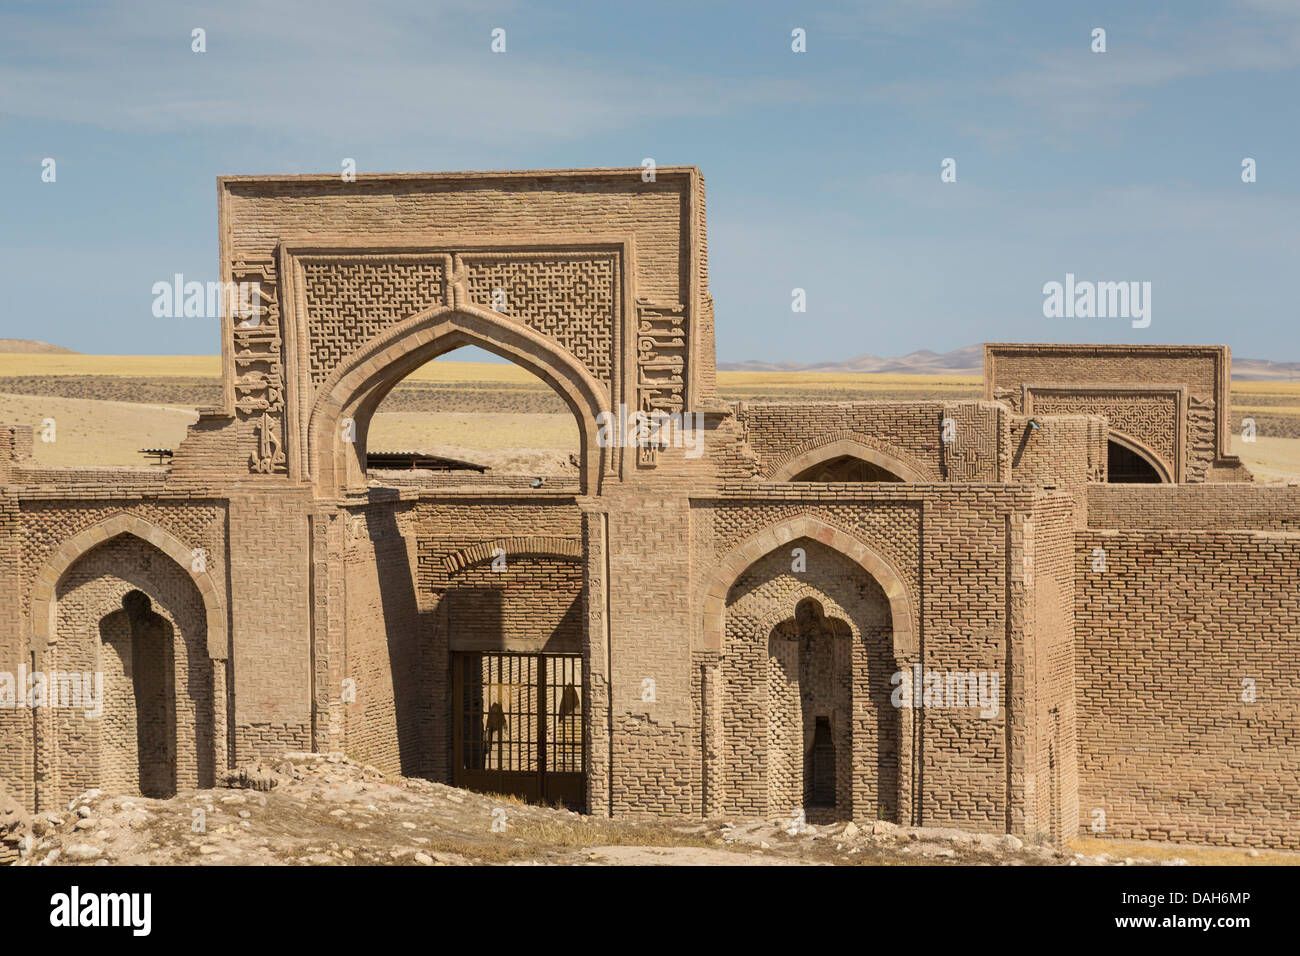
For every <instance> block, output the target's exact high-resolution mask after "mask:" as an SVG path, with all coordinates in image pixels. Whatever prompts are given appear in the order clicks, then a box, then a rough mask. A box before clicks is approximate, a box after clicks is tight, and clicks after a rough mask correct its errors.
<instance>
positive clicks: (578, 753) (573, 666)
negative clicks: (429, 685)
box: [452, 653, 585, 808]
mask: <svg viewBox="0 0 1300 956" xmlns="http://www.w3.org/2000/svg"><path fill="white" fill-rule="evenodd" d="M452 672H453V675H454V680H453V685H454V688H453V693H454V702H453V707H454V713H455V754H454V758H455V762H454V766H455V772H454V777H453V779H454V782H455V784H456V786H458V787H466V788H468V789H470V790H481V791H484V792H487V793H502V794H510V795H512V796H517V797H522V798H523V799H525V800H533V801H537V802H545V803H563V804H565V805H566V806H569V807H574V808H580V807H581V806H582V805H583V803H584V800H583V797H584V784H585V774H584V772H583V771H584V769H585V768H584V767H583V749H582V731H583V720H582V717H583V715H582V711H583V702H582V658H581V657H579V656H578V655H570V654H497V653H492V654H487V653H457V654H453V655H452Z"/></svg>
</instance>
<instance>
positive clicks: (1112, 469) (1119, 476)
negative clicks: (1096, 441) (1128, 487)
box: [1106, 440, 1161, 485]
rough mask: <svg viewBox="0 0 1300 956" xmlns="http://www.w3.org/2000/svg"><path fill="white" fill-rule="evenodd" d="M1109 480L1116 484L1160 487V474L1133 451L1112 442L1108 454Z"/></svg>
mask: <svg viewBox="0 0 1300 956" xmlns="http://www.w3.org/2000/svg"><path fill="white" fill-rule="evenodd" d="M1106 473H1107V480H1108V481H1110V482H1112V483H1114V484H1138V485H1158V484H1160V483H1161V478H1160V472H1158V471H1156V469H1155V466H1154V465H1152V464H1151V462H1149V461H1148V460H1147V459H1146V458H1144V457H1143V456H1142V455H1140V454H1138V453H1137V452H1135V451H1134V450H1133V449H1131V448H1128V447H1126V446H1124V445H1121V444H1120V443H1119V442H1117V441H1114V440H1111V441H1110V442H1109V447H1108V448H1107V452H1106Z"/></svg>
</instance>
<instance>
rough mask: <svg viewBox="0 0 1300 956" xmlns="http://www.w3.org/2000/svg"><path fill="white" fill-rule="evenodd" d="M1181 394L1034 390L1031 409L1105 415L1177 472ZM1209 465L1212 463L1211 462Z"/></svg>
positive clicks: (1111, 423) (1037, 411)
mask: <svg viewBox="0 0 1300 956" xmlns="http://www.w3.org/2000/svg"><path fill="white" fill-rule="evenodd" d="M1179 401H1180V394H1179V393H1178V392H1172V391H1168V390H1154V391H1150V392H1144V391H1125V392H1120V391H1113V390H1105V391H1102V390H1087V391H1078V392H1067V391H1065V390H1058V389H1053V390H1051V391H1050V392H1049V391H1045V390H1042V389H1037V388H1035V389H1031V391H1030V401H1029V403H1028V404H1029V408H1028V410H1027V411H1028V412H1033V413H1038V414H1043V415H1071V414H1073V415H1080V414H1082V415H1101V416H1102V417H1104V418H1105V419H1106V421H1107V423H1108V424H1109V425H1110V427H1111V429H1112V430H1114V431H1118V432H1123V433H1124V434H1125V435H1129V436H1131V437H1133V438H1135V439H1137V440H1138V441H1140V442H1142V443H1143V444H1144V445H1146V446H1147V447H1148V448H1150V449H1151V450H1152V451H1153V452H1155V453H1156V454H1157V455H1159V456H1160V457H1161V459H1162V460H1163V461H1164V462H1165V464H1166V465H1168V466H1169V467H1170V468H1171V469H1173V470H1174V471H1175V472H1177V469H1178V462H1179V459H1180V454H1181V444H1182V443H1181V441H1180V440H1179V439H1180V436H1179V434H1178V427H1179V421H1180V418H1181V416H1180V415H1179V410H1180V409H1179ZM1207 464H1208V463H1207Z"/></svg>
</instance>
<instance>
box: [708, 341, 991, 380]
mask: <svg viewBox="0 0 1300 956" xmlns="http://www.w3.org/2000/svg"><path fill="white" fill-rule="evenodd" d="M983 370H984V346H983V345H968V346H967V347H966V348H964V349H957V350H955V351H952V352H946V353H944V354H942V355H940V354H939V353H938V352H931V351H930V350H929V349H922V350H921V351H919V352H913V353H912V354H910V355H904V356H903V357H902V358H881V357H880V356H878V355H859V356H857V357H855V358H851V359H844V360H843V361H840V362H816V363H814V364H812V365H800V364H798V363H797V362H776V363H772V362H719V363H718V371H720V372H875V373H879V374H893V375H909V374H911V375H980V374H981V373H982V372H983Z"/></svg>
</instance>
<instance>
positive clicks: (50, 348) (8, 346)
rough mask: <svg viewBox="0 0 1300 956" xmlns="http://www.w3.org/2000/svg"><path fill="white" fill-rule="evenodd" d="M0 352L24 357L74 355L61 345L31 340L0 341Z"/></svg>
mask: <svg viewBox="0 0 1300 956" xmlns="http://www.w3.org/2000/svg"><path fill="white" fill-rule="evenodd" d="M0 352H10V353H12V352H21V353H22V354H24V355H36V354H40V355H76V354H77V353H76V352H74V351H72V349H65V348H64V347H63V346H62V345H49V344H48V343H45V342H33V341H32V340H31V339H0Z"/></svg>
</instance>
